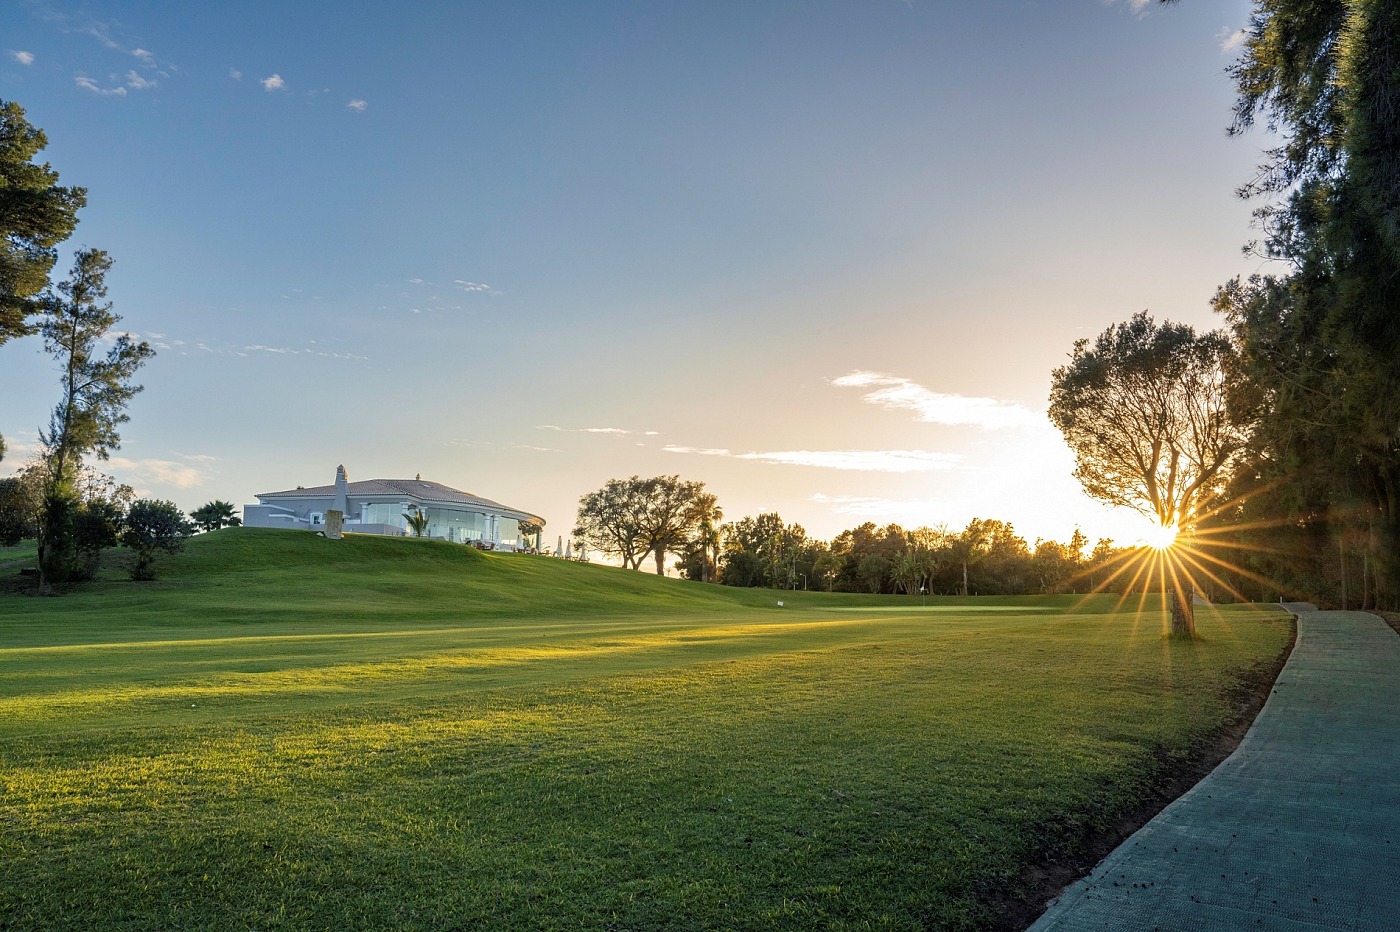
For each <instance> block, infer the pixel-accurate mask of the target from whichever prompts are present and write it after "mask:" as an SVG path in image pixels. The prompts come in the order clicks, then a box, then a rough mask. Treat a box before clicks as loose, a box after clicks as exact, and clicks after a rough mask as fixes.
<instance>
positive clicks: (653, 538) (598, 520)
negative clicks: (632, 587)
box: [573, 476, 718, 574]
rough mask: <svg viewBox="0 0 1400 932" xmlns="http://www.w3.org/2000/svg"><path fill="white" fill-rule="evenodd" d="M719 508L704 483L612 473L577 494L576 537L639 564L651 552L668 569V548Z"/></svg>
mask: <svg viewBox="0 0 1400 932" xmlns="http://www.w3.org/2000/svg"><path fill="white" fill-rule="evenodd" d="M717 512H718V507H717V505H716V504H715V499H714V496H712V495H708V494H707V493H706V492H705V483H703V482H692V481H689V480H684V479H681V478H680V477H679V476H655V477H652V478H650V479H643V478H642V477H640V476H633V477H632V478H630V479H610V480H608V482H607V483H606V484H605V485H604V486H603V487H602V488H601V489H598V490H597V491H596V492H590V493H588V494H587V495H585V496H583V498H581V499H580V500H579V507H578V520H577V522H576V523H575V526H574V535H573V536H574V539H575V540H578V541H580V542H581V543H584V544H586V545H588V546H590V547H592V548H594V549H595V550H601V551H602V552H604V553H606V554H610V555H612V556H615V557H619V558H621V560H622V564H623V566H625V567H627V568H628V569H640V568H641V565H642V560H644V559H646V557H648V556H652V557H653V558H654V559H655V561H656V572H657V573H658V574H664V573H665V572H666V562H665V561H666V554H667V553H668V552H669V553H675V552H679V551H680V550H682V549H683V548H684V547H686V546H687V545H688V543H689V542H690V541H691V540H692V539H693V538H694V537H695V536H696V535H697V533H698V532H699V529H700V526H701V524H702V523H703V522H704V521H705V520H706V518H707V517H708V516H711V515H713V514H715V513H717Z"/></svg>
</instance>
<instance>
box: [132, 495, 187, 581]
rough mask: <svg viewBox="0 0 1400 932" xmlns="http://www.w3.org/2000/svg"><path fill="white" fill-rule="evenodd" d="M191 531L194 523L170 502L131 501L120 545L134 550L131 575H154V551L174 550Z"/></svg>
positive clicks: (136, 576) (182, 544) (183, 544)
mask: <svg viewBox="0 0 1400 932" xmlns="http://www.w3.org/2000/svg"><path fill="white" fill-rule="evenodd" d="M193 533H194V525H193V524H191V523H190V522H189V521H188V520H187V519H186V518H185V513H184V512H182V511H181V510H180V509H179V508H178V507H176V505H175V503H174V502H166V501H157V500H152V499H141V500H140V501H137V502H133V503H132V505H131V508H130V509H128V510H127V513H126V522H125V527H123V528H122V535H121V538H122V545H123V546H125V547H130V548H131V549H132V550H135V551H136V566H135V567H134V568H133V569H132V571H131V578H132V579H136V580H150V579H155V578H156V572H155V557H156V552H157V551H161V550H163V551H165V552H166V553H176V552H178V551H179V550H180V548H181V547H183V546H185V540H186V539H187V538H188V537H189V536H190V535H191V534H193Z"/></svg>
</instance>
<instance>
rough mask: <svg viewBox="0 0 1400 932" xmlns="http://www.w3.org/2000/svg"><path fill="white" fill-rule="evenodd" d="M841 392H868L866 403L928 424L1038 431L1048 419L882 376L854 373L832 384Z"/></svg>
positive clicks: (1003, 404) (991, 401) (1021, 408)
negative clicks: (903, 412)
mask: <svg viewBox="0 0 1400 932" xmlns="http://www.w3.org/2000/svg"><path fill="white" fill-rule="evenodd" d="M831 384H832V385H835V386H837V387H839V388H868V389H873V390H872V391H868V392H866V393H865V395H864V396H863V399H864V400H865V401H866V402H867V403H869V404H873V405H879V406H880V407H882V408H891V409H896V410H907V411H913V412H915V414H917V416H918V419H919V420H921V421H924V422H926V423H929V424H948V425H953V426H963V425H967V426H975V427H981V428H982V429H983V430H996V429H998V428H1002V427H1036V426H1040V425H1042V424H1044V422H1045V416H1044V415H1042V414H1040V413H1038V412H1036V411H1032V410H1031V409H1030V408H1027V407H1025V406H1024V405H1019V404H1015V403H1013V402H1009V401H998V400H997V399H995V398H978V397H968V396H966V395H948V394H943V393H942V392H935V391H930V390H929V389H927V388H925V387H924V386H922V385H919V384H918V383H917V382H911V381H910V380H908V379H905V378H900V377H899V376H896V375H886V374H885V373H883V372H861V371H857V372H852V373H851V374H850V375H843V376H841V377H840V378H839V379H834V380H832V383H831Z"/></svg>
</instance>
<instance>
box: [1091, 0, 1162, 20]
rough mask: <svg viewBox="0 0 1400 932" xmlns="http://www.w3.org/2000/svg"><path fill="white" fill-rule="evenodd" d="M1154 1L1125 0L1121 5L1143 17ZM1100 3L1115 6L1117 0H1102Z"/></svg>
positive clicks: (1155, 0)
mask: <svg viewBox="0 0 1400 932" xmlns="http://www.w3.org/2000/svg"><path fill="white" fill-rule="evenodd" d="M1155 2H1157V0H1126V2H1125V3H1124V4H1123V5H1124V6H1126V7H1127V8H1128V9H1129V10H1130V11H1132V13H1133V15H1134V16H1137V17H1143V16H1146V15H1147V11H1148V8H1149V7H1150V6H1152V4H1153V3H1155ZM1102 3H1103V5H1104V6H1115V5H1117V3H1118V0H1102Z"/></svg>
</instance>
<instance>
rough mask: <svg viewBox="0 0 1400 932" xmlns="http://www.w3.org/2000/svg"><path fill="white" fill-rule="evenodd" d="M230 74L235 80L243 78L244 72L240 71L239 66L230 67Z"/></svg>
mask: <svg viewBox="0 0 1400 932" xmlns="http://www.w3.org/2000/svg"><path fill="white" fill-rule="evenodd" d="M228 76H229V77H230V78H233V79H234V80H235V81H242V80H243V72H241V71H239V70H238V69H237V68H230V69H229V70H228Z"/></svg>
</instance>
